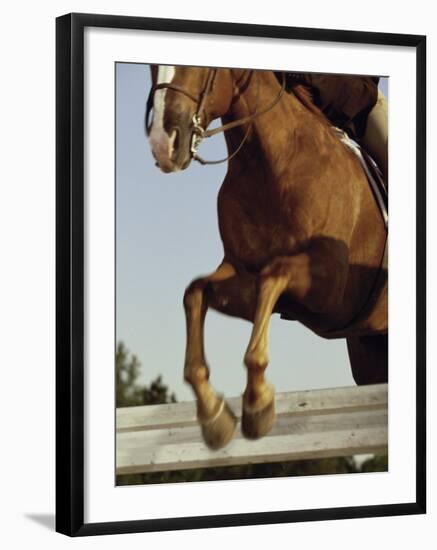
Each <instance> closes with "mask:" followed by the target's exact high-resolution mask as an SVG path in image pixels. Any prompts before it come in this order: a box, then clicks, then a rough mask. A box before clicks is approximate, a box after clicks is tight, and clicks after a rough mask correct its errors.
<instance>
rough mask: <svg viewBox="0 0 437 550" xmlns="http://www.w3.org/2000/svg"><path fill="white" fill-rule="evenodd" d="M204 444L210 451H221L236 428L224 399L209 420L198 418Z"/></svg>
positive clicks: (234, 419) (235, 422)
mask: <svg viewBox="0 0 437 550" xmlns="http://www.w3.org/2000/svg"><path fill="white" fill-rule="evenodd" d="M198 420H199V422H200V425H201V428H202V435H203V439H204V441H205V443H206V444H207V445H208V447H209V448H210V449H213V450H217V449H221V448H222V447H224V446H225V445H227V444H228V443H229V441H230V440H231V439H232V437H233V435H234V432H235V428H236V426H237V418H236V416H235V414H234V413H233V412H232V410H231V408H230V407H229V405H228V404H227V403H226V401H225V400H224V399H222V400H221V401H220V403H219V407H218V409H217V412H216V413H215V414H213V415H212V416H210V417H209V418H201V417H200V416H198Z"/></svg>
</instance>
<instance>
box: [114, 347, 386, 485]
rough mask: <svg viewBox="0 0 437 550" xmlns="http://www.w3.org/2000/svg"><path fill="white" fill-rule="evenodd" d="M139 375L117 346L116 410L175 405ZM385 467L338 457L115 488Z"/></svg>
mask: <svg viewBox="0 0 437 550" xmlns="http://www.w3.org/2000/svg"><path fill="white" fill-rule="evenodd" d="M140 371H141V365H140V363H139V361H138V359H137V357H136V356H135V355H130V354H129V352H128V350H127V348H126V346H125V345H124V344H123V343H122V342H120V343H119V344H118V346H117V351H116V384H117V387H116V395H117V407H130V406H138V405H156V404H162V403H176V396H175V394H174V393H171V394H170V393H169V391H168V387H167V386H166V385H165V384H163V382H162V377H161V376H158V377H157V378H156V379H155V380H153V381H152V382H151V384H150V386H147V385H144V386H141V385H139V384H138V377H139V375H140ZM387 463H388V460H387V456H374V457H373V458H371V459H368V460H366V461H365V462H364V463H363V464H362V465H361V467H358V465H357V464H356V462H355V461H354V459H353V457H337V458H322V459H318V460H295V461H292V462H274V463H267V464H243V465H240V466H221V467H214V468H193V469H189V470H178V471H174V472H153V473H147V474H126V475H121V476H117V485H140V484H141V485H142V484H147V483H179V482H187V481H214V480H225V479H248V478H250V479H253V478H267V477H290V476H305V475H321V474H348V473H358V472H385V471H387V468H388V466H387Z"/></svg>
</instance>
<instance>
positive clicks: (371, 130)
mask: <svg viewBox="0 0 437 550" xmlns="http://www.w3.org/2000/svg"><path fill="white" fill-rule="evenodd" d="M361 143H362V145H363V147H364V148H365V149H366V151H368V152H369V154H370V155H371V156H372V157H373V159H374V160H375V161H376V163H377V164H378V166H379V167H380V169H381V171H382V175H383V177H384V181H385V182H386V183H387V184H388V103H387V100H386V98H385V96H384V94H383V93H382V92H381V90H378V99H377V102H376V104H375V106H374V107H373V109H372V110H371V111H370V113H369V116H368V118H367V126H366V131H365V132H364V136H363V137H362V139H361Z"/></svg>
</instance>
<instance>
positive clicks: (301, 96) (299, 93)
mask: <svg viewBox="0 0 437 550" xmlns="http://www.w3.org/2000/svg"><path fill="white" fill-rule="evenodd" d="M290 92H292V93H293V94H294V95H295V96H296V97H297V99H298V100H299V101H300V102H301V103H302V105H303V106H304V107H306V108H307V109H308V111H310V112H311V113H313V114H314V115H316V117H317V118H318V119H319V120H320V122H323V124H325V125H326V126H331V123H330V122H329V120H328V119H327V118H326V116H325V115H324V114H323V112H322V111H321V110H320V109H319V108H318V107H317V105H316V104H315V103H314V98H313V94H312V93H311V90H310V88H309V87H308V86H305V85H304V84H296V85H294V86H292V87H291V88H290Z"/></svg>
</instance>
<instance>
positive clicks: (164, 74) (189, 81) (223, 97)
mask: <svg viewBox="0 0 437 550" xmlns="http://www.w3.org/2000/svg"><path fill="white" fill-rule="evenodd" d="M151 72H152V89H151V91H150V96H149V101H148V107H147V116H146V127H147V130H148V134H149V140H150V145H151V148H152V153H153V156H154V157H155V159H156V162H157V165H158V166H159V168H160V169H161V170H162V171H163V172H175V171H177V170H183V169H185V168H186V167H187V166H188V165H189V163H190V161H191V158H192V155H193V149H195V148H196V139H197V138H198V137H200V136H201V134H202V132H203V130H205V129H206V128H207V126H208V125H209V123H210V122H211V121H212V120H214V119H216V118H218V117H221V116H222V115H224V114H225V113H226V112H227V111H228V109H229V106H230V104H231V101H232V95H233V80H232V74H231V71H230V69H210V68H202V67H175V66H171V65H152V66H151ZM152 106H153V121H152V123H151V125H149V121H148V119H149V115H150V110H151V108H152Z"/></svg>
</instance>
